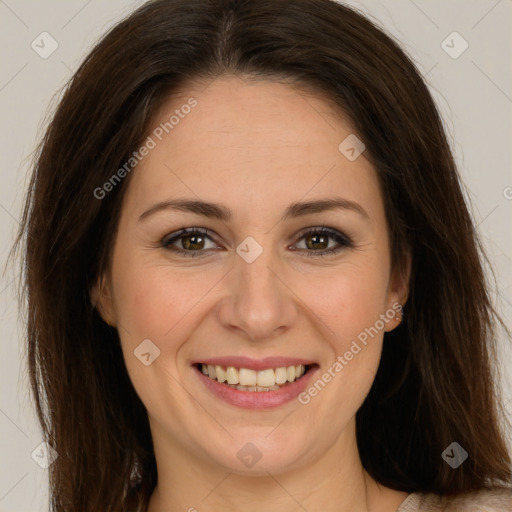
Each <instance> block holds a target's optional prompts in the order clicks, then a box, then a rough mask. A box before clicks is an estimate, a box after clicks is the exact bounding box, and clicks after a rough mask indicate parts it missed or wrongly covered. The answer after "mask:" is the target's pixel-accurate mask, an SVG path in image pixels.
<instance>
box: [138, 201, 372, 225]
mask: <svg viewBox="0 0 512 512" xmlns="http://www.w3.org/2000/svg"><path fill="white" fill-rule="evenodd" d="M336 209H341V210H349V211H353V212H356V213H358V214H359V215H361V216H362V217H364V218H365V219H367V220H369V219H370V216H369V215H368V213H367V211H366V210H365V209H364V208H363V207H362V206H361V205H360V204H359V203H356V202H355V201H350V200H349V199H344V198H342V197H329V198H325V199H317V200H314V201H306V202H296V203H292V204H290V205H289V206H288V208H286V210H285V212H284V214H283V215H282V217H281V220H282V221H283V220H287V219H294V218H297V217H302V216H305V215H311V214H315V213H321V212H325V211H330V210H336ZM165 210H177V211H183V212H189V213H195V214H197V215H202V216H204V217H208V218H212V219H218V220H222V221H225V222H227V221H229V220H231V219H232V217H233V212H232V211H231V210H230V209H229V208H227V207H226V206H224V205H221V204H218V203H210V202H207V201H201V200H196V199H171V200H168V201H162V202H160V203H157V204H155V205H153V206H152V207H151V208H149V209H148V210H146V211H145V212H144V213H143V214H142V215H141V216H140V217H139V221H141V220H144V219H146V218H148V217H149V216H151V215H153V214H155V213H157V212H160V211H165Z"/></svg>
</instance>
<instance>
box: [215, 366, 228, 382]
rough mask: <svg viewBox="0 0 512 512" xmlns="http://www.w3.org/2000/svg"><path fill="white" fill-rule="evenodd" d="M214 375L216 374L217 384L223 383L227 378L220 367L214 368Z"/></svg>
mask: <svg viewBox="0 0 512 512" xmlns="http://www.w3.org/2000/svg"><path fill="white" fill-rule="evenodd" d="M215 373H216V374H217V380H218V381H219V382H225V381H226V380H227V378H228V377H227V375H226V371H225V370H224V368H222V366H216V367H215Z"/></svg>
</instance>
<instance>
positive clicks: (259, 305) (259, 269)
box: [218, 247, 299, 341]
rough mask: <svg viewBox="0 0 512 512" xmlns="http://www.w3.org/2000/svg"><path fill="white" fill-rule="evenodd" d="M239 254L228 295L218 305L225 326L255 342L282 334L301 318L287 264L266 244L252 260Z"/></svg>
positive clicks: (227, 286)
mask: <svg viewBox="0 0 512 512" xmlns="http://www.w3.org/2000/svg"><path fill="white" fill-rule="evenodd" d="M249 261H250V259H248V260H246V259H244V258H243V257H241V256H239V254H236V255H235V258H234V266H235V268H233V270H232V271H231V272H229V274H228V275H227V276H226V280H225V286H226V296H225V297H224V299H223V300H221V303H220V304H219V308H218V319H219V321H220V322H221V324H222V325H223V326H224V328H226V329H229V330H232V331H238V335H243V336H244V337H246V338H247V339H249V340H251V341H262V340H268V339H272V338H274V337H277V336H281V335H282V334H284V333H285V332H286V331H288V330H289V329H291V327H292V326H293V325H294V323H295V322H296V321H297V318H298V314H299V311H298V305H297V302H296V297H295V296H294V294H293V291H292V286H291V283H290V284H288V283H287V279H286V277H287V276H288V277H289V272H286V269H285V267H284V266H283V265H282V264H281V262H280V260H279V258H278V257H277V256H276V254H275V251H273V250H272V249H270V248H267V247H265V248H264V250H263V251H262V252H261V254H260V255H259V256H258V257H257V258H256V259H255V260H254V261H252V262H249Z"/></svg>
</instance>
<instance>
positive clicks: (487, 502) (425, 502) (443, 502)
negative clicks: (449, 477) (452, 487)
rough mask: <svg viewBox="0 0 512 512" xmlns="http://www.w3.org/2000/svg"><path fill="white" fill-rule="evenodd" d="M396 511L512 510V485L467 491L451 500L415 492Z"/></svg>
mask: <svg viewBox="0 0 512 512" xmlns="http://www.w3.org/2000/svg"><path fill="white" fill-rule="evenodd" d="M396 512H512V487H511V488H508V489H505V488H503V489H492V490H482V491H475V492H471V493H465V494H462V495H459V496H457V497H455V498H453V499H450V500H449V499H448V498H441V497H440V496H439V495H437V494H433V493H422V492H413V493H411V494H409V496H407V498H405V500H404V501H403V502H402V504H401V505H400V506H399V507H398V509H397V510H396Z"/></svg>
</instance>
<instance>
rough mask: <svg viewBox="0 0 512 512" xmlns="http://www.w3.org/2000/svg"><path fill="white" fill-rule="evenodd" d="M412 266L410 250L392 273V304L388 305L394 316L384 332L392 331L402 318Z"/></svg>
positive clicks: (407, 296)
mask: <svg viewBox="0 0 512 512" xmlns="http://www.w3.org/2000/svg"><path fill="white" fill-rule="evenodd" d="M411 268H412V255H411V251H407V253H406V254H405V255H404V258H403V260H402V262H401V264H400V267H399V268H398V269H397V270H396V272H395V273H394V275H393V283H392V284H393V288H392V294H391V297H392V301H391V302H392V304H390V307H391V308H392V309H393V310H395V312H396V314H395V318H394V319H393V320H392V321H391V322H390V326H389V328H388V329H385V330H386V332H389V331H392V330H393V329H395V328H396V327H398V326H399V325H400V324H401V323H402V320H403V318H404V311H403V310H404V307H405V304H406V302H407V299H408V298H409V282H410V276H411Z"/></svg>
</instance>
